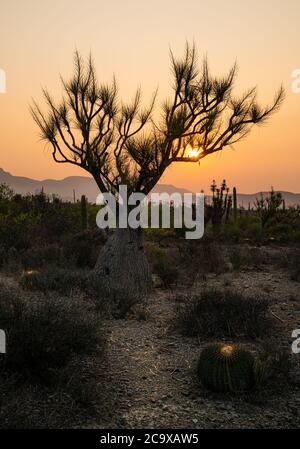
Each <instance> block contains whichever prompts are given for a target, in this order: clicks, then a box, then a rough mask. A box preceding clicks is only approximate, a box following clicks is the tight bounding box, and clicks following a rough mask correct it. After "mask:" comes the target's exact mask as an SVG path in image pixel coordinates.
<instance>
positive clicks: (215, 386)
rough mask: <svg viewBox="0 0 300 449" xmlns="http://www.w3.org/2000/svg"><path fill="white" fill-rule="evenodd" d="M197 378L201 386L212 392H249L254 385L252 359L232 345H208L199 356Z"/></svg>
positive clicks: (244, 351) (245, 351) (246, 352)
mask: <svg viewBox="0 0 300 449" xmlns="http://www.w3.org/2000/svg"><path fill="white" fill-rule="evenodd" d="M198 376H199V378H200V380H201V382H202V384H203V385H204V386H205V387H206V388H208V389H209V390H212V391H216V392H234V391H244V390H249V389H251V388H252V387H253V386H254V383H255V382H254V378H255V376H254V357H253V356H252V354H251V353H250V352H249V351H247V350H245V349H242V348H240V347H239V346H237V345H234V344H228V343H213V344H210V345H208V346H207V347H206V348H205V349H204V350H203V351H202V353H201V355H200V358H199V362H198Z"/></svg>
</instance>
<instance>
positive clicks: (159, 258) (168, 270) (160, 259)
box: [154, 249, 178, 288]
mask: <svg viewBox="0 0 300 449" xmlns="http://www.w3.org/2000/svg"><path fill="white" fill-rule="evenodd" d="M154 271H155V273H156V274H158V276H159V277H160V279H161V280H162V282H163V284H164V286H165V287H166V288H168V287H171V285H172V284H176V282H177V279H178V270H177V269H176V267H174V266H172V263H171V261H170V260H168V257H167V253H166V251H165V250H163V249H159V250H157V251H156V260H155V262H154Z"/></svg>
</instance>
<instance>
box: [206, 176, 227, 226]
mask: <svg viewBox="0 0 300 449" xmlns="http://www.w3.org/2000/svg"><path fill="white" fill-rule="evenodd" d="M211 191H212V204H211V205H210V207H209V209H210V216H211V222H212V225H213V227H214V228H218V227H219V226H220V225H221V223H222V221H223V220H224V221H225V223H227V222H228V220H229V216H230V211H231V207H232V197H231V195H230V194H229V187H227V184H226V181H225V179H224V181H223V182H222V184H221V186H220V188H218V187H217V184H216V182H215V181H213V182H212V185H211Z"/></svg>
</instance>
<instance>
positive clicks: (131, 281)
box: [95, 228, 152, 296]
mask: <svg viewBox="0 0 300 449" xmlns="http://www.w3.org/2000/svg"><path fill="white" fill-rule="evenodd" d="M143 234H144V232H143V229H131V228H126V229H116V230H115V232H114V233H113V235H112V236H111V237H110V238H109V239H108V241H107V242H106V244H105V245H104V247H103V248H102V250H101V252H100V254H99V257H98V260H97V263H96V266H95V273H96V275H97V276H99V278H100V279H101V283H102V282H103V285H104V287H105V289H107V290H108V291H109V292H110V293H111V294H112V296H116V295H119V294H126V295H129V296H144V295H146V294H147V293H149V292H150V291H151V288H152V279H151V273H150V268H149V264H148V261H147V258H146V255H145V253H144V238H143Z"/></svg>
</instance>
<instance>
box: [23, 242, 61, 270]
mask: <svg viewBox="0 0 300 449" xmlns="http://www.w3.org/2000/svg"><path fill="white" fill-rule="evenodd" d="M21 262H22V266H23V268H24V269H25V270H36V269H39V268H42V267H45V266H47V265H53V266H56V267H59V266H63V265H64V264H65V263H66V260H65V259H64V254H63V250H62V248H60V247H59V246H58V245H57V244H52V245H46V246H42V247H34V248H30V249H27V250H26V251H24V252H23V253H22V255H21Z"/></svg>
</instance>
